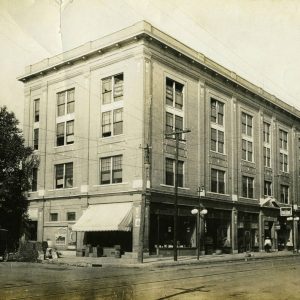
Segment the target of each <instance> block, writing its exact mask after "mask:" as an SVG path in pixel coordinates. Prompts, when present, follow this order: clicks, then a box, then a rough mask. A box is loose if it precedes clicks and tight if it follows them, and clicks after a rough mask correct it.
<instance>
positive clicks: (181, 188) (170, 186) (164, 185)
mask: <svg viewBox="0 0 300 300" xmlns="http://www.w3.org/2000/svg"><path fill="white" fill-rule="evenodd" d="M160 186H163V187H168V188H172V189H174V188H175V186H174V185H167V184H163V183H161V184H160ZM178 189H180V190H187V191H189V190H190V188H187V187H180V186H179V187H178Z"/></svg>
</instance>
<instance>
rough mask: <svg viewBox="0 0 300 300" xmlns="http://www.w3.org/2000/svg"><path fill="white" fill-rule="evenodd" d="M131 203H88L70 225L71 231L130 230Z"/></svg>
mask: <svg viewBox="0 0 300 300" xmlns="http://www.w3.org/2000/svg"><path fill="white" fill-rule="evenodd" d="M131 227H132V203H128V202H126V203H109V204H94V205H90V206H89V207H88V208H87V210H86V211H85V212H84V213H83V215H82V216H81V217H80V218H79V220H78V221H77V222H76V224H74V225H73V226H72V230H73V231H130V230H131Z"/></svg>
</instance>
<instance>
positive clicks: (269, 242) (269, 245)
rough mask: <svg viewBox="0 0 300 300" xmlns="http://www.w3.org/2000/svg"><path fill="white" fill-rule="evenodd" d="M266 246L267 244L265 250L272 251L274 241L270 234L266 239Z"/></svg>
mask: <svg viewBox="0 0 300 300" xmlns="http://www.w3.org/2000/svg"><path fill="white" fill-rule="evenodd" d="M264 246H265V251H266V252H270V250H271V247H272V241H271V239H270V238H269V237H268V236H267V237H266V239H265V243H264Z"/></svg>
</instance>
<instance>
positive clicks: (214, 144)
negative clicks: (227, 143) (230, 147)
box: [210, 128, 224, 153]
mask: <svg viewBox="0 0 300 300" xmlns="http://www.w3.org/2000/svg"><path fill="white" fill-rule="evenodd" d="M210 142H211V143H210V149H211V150H212V151H216V152H219V153H224V132H223V131H221V130H217V129H215V128H211V140H210Z"/></svg>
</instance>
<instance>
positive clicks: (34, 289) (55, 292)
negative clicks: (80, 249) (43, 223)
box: [0, 256, 300, 300]
mask: <svg viewBox="0 0 300 300" xmlns="http://www.w3.org/2000/svg"><path fill="white" fill-rule="evenodd" d="M299 276H300V258H299V257H298V256H294V257H285V258H278V259H264V260H250V261H236V262H223V263H221V262H219V263H211V264H205V265H203V264H202V265H201V264H193V265H178V266H168V267H167V266H166V267H163V268H162V267H157V266H156V267H155V266H148V267H126V266H103V267H73V266H63V265H53V264H29V263H15V262H14V263H1V264H0V282H1V283H0V288H1V292H0V299H157V300H158V299H201V300H202V299H299V298H300V285H299Z"/></svg>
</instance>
